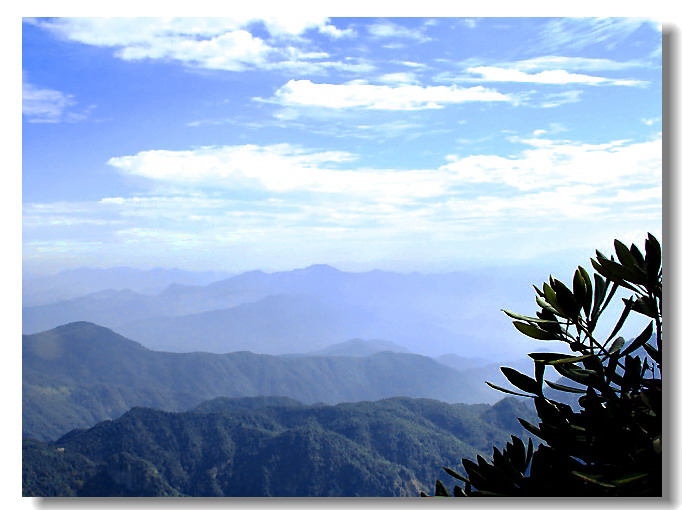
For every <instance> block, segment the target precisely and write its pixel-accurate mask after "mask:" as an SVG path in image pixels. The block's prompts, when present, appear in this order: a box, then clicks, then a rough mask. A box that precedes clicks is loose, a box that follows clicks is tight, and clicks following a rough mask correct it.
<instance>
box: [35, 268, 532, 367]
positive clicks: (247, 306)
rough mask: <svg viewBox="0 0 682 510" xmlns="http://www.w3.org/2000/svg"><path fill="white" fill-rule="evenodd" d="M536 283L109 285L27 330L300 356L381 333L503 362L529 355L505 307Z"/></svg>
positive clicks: (45, 311) (254, 280)
mask: <svg viewBox="0 0 682 510" xmlns="http://www.w3.org/2000/svg"><path fill="white" fill-rule="evenodd" d="M528 287H529V285H528V283H527V282H524V285H523V286H521V285H519V286H518V288H516V287H515V286H513V285H509V282H508V281H506V280H504V279H497V278H495V279H493V278H486V277H484V276H471V275H467V274H464V273H448V274H441V275H423V274H419V273H411V274H401V273H392V272H385V271H370V272H364V273H349V272H343V271H339V270H337V269H335V268H333V267H330V266H325V265H315V266H310V267H308V268H305V269H298V270H294V271H284V272H277V273H270V274H268V273H264V272H261V271H251V272H247V273H243V274H240V275H236V276H232V277H230V278H227V279H222V280H219V281H215V282H213V283H210V284H207V285H180V284H177V283H176V284H172V285H169V286H168V287H166V288H165V290H163V291H161V292H159V293H156V294H143V293H141V292H136V291H134V290H116V289H113V290H112V289H109V290H102V291H99V292H96V293H92V294H88V295H85V296H79V297H76V298H73V299H70V300H63V301H59V302H56V303H51V304H46V305H41V306H25V307H24V309H23V330H24V333H27V334H31V333H37V332H40V331H45V330H48V329H51V328H54V327H57V326H60V325H62V324H67V323H70V322H76V321H88V322H94V323H97V324H101V325H103V326H106V327H110V328H113V329H115V330H116V331H119V332H120V333H122V334H124V335H125V336H127V337H129V338H131V339H133V340H135V341H138V342H140V343H142V344H143V345H145V346H147V347H150V348H153V349H159V350H165V351H173V352H192V351H205V352H213V353H227V352H233V351H237V350H249V351H252V352H259V353H263V354H284V353H302V352H311V351H315V350H320V349H324V348H326V347H329V346H330V345H333V344H337V343H339V342H342V341H346V340H348V339H349V338H379V339H382V340H385V341H390V342H393V343H395V344H397V345H401V346H403V347H404V348H405V349H407V350H408V351H410V352H416V353H420V354H425V355H429V356H435V355H441V354H445V353H452V352H457V353H458V354H460V355H462V356H465V357H485V358H487V359H488V360H495V361H496V360H501V359H508V358H510V357H516V356H518V355H520V353H525V352H527V349H526V346H527V345H528V344H527V343H524V342H525V340H524V339H523V337H520V335H518V334H517V333H516V332H515V331H514V330H513V328H512V327H511V326H510V324H509V320H508V318H507V317H506V316H504V315H503V314H502V313H501V312H500V308H509V307H510V306H511V307H513V306H514V303H516V302H518V301H520V296H525V297H526V298H527V300H528V301H531V300H532V296H531V295H530V292H529V291H528Z"/></svg>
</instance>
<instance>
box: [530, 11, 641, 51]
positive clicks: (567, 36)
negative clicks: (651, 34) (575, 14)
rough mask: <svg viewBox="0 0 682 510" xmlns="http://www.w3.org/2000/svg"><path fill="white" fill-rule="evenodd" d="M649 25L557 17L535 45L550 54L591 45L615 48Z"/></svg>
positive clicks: (636, 21)
mask: <svg viewBox="0 0 682 510" xmlns="http://www.w3.org/2000/svg"><path fill="white" fill-rule="evenodd" d="M648 24H649V22H648V20H646V19H643V18H615V17H614V18H556V19H551V20H549V21H548V22H547V24H546V25H545V26H544V28H543V30H542V31H541V32H540V34H539V40H538V41H537V42H534V44H535V45H536V46H538V47H542V48H545V49H547V50H548V51H554V50H557V49H562V50H567V49H573V50H577V49H582V48H585V47H588V46H592V45H604V46H605V47H606V48H608V49H612V48H613V47H615V46H616V45H617V44H620V43H622V42H624V41H625V40H626V39H627V38H628V37H629V36H630V35H632V34H633V33H634V32H635V31H636V30H638V29H639V28H640V27H641V26H642V25H648Z"/></svg>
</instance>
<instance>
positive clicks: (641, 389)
mask: <svg viewBox="0 0 682 510" xmlns="http://www.w3.org/2000/svg"><path fill="white" fill-rule="evenodd" d="M614 247H615V257H614V256H611V257H607V256H606V255H604V254H603V253H601V252H599V251H597V252H596V257H594V258H592V259H591V263H592V267H593V268H594V270H595V272H594V273H593V275H592V277H590V274H589V272H588V271H587V270H586V269H585V268H583V267H581V266H579V267H578V268H577V269H576V271H575V273H574V275H573V281H572V282H571V284H570V286H569V285H566V284H564V283H563V282H561V281H560V280H558V279H556V278H554V277H553V276H550V277H549V280H548V282H546V283H544V284H543V285H542V286H540V287H537V286H535V292H536V293H537V296H536V298H535V300H536V303H537V305H538V307H539V310H538V311H537V312H536V313H535V317H533V316H526V315H521V314H518V313H515V312H511V311H508V310H503V311H504V313H506V314H507V315H508V316H509V317H510V318H511V319H512V320H513V324H514V326H515V327H516V329H517V330H518V331H519V332H521V333H523V334H524V335H526V336H529V337H531V338H534V339H536V340H539V341H559V342H563V343H564V344H566V347H567V348H568V350H569V351H570V352H569V353H566V352H533V353H530V354H529V356H530V357H531V358H532V359H533V361H534V367H535V373H534V374H533V375H526V374H523V373H521V372H518V371H517V370H514V369H512V368H509V367H502V368H501V370H502V372H503V373H504V375H505V376H506V378H507V379H508V381H509V382H510V383H511V385H513V386H514V389H508V388H502V387H500V386H496V385H493V384H491V383H488V384H489V385H490V386H493V387H494V388H496V389H498V390H500V391H503V392H506V393H511V394H513V395H517V396H522V397H528V398H532V399H533V400H534V403H535V408H536V410H537V415H538V419H539V423H537V424H536V425H534V424H532V423H530V422H528V421H526V420H524V419H519V421H520V422H521V424H522V425H523V426H524V427H525V429H527V430H528V431H529V432H531V433H532V434H533V435H534V436H535V437H536V438H537V439H536V442H538V445H537V447H536V446H535V445H534V443H533V440H532V439H529V440H528V443H527V444H524V442H523V441H521V439H519V438H518V437H516V436H512V437H511V440H510V441H509V442H508V443H507V444H506V447H505V448H504V449H503V450H501V451H500V450H499V449H498V448H494V450H493V454H492V456H491V457H489V458H488V459H485V458H483V457H482V456H480V455H479V456H477V457H476V459H475V460H471V459H462V467H463V468H464V471H465V473H464V474H462V473H460V472H457V471H455V470H453V469H450V468H447V467H444V468H443V469H444V470H445V471H446V472H447V473H448V474H449V475H450V476H452V477H453V478H455V480H456V482H455V485H454V487H452V489H451V490H448V488H447V487H446V485H445V484H444V483H443V482H442V481H440V480H438V481H437V482H436V491H435V495H436V496H450V495H455V496H661V494H662V441H661V430H662V384H661V378H662V362H661V352H662V342H663V318H662V315H663V292H662V288H663V285H662V280H663V273H662V252H661V246H660V244H659V242H658V240H657V239H656V238H655V237H654V236H653V235H651V234H649V235H648V237H647V239H646V241H645V243H644V253H642V251H641V250H640V249H639V248H638V247H637V246H636V245H634V244H632V245H631V246H630V247H629V248H628V247H627V246H626V245H625V244H624V243H622V242H620V241H618V240H616V241H614ZM622 293H625V294H626V297H619V299H620V301H621V306H622V312H621V314H620V316H619V318H618V320H617V321H616V323H615V324H614V325H613V326H612V327H606V329H604V327H603V324H600V319H602V320H603V318H604V315H603V314H604V311H605V310H606V309H607V308H608V307H609V306H615V305H616V303H618V300H619V299H618V298H617V296H620V294H622ZM633 312H634V313H635V314H639V315H640V316H644V317H646V319H647V322H648V324H647V325H646V327H645V328H644V329H643V330H642V331H641V333H639V335H637V336H636V337H635V338H632V339H630V340H629V341H628V340H626V339H625V338H623V336H619V333H620V332H621V331H622V330H623V327H624V325H625V324H626V323H627V322H628V319H631V318H632V317H633V316H632V315H631V314H632V313H633ZM598 324H599V325H600V328H599V330H597V325H598ZM609 326H610V325H609ZM604 331H605V332H604ZM548 369H549V372H548ZM551 371H554V372H555V374H554V375H557V374H558V375H559V376H561V378H560V379H559V380H558V381H557V380H554V381H553V380H552V379H550V378H549V374H550V373H553V372H551ZM569 394H570V395H573V396H577V397H578V399H577V405H576V406H574V407H575V408H574V407H572V406H571V405H569V404H568V403H566V399H561V398H558V397H557V395H569ZM561 400H564V402H562V401H561ZM422 495H423V496H425V495H426V494H423V493H422Z"/></svg>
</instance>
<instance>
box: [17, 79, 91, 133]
mask: <svg viewBox="0 0 682 510" xmlns="http://www.w3.org/2000/svg"><path fill="white" fill-rule="evenodd" d="M75 106H76V100H75V99H74V97H73V96H72V95H71V94H65V93H63V92H60V91H58V90H53V89H48V88H40V87H37V86H35V85H32V84H31V83H28V82H27V81H26V80H25V79H24V80H23V84H22V113H23V115H24V116H25V117H26V119H27V120H28V121H29V122H33V123H49V124H55V123H58V122H76V121H79V120H83V119H84V118H85V117H86V113H84V112H76V111H74V110H73V108H74V107H75Z"/></svg>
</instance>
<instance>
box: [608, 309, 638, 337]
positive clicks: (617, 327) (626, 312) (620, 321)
mask: <svg viewBox="0 0 682 510" xmlns="http://www.w3.org/2000/svg"><path fill="white" fill-rule="evenodd" d="M623 303H624V304H625V308H623V312H622V313H621V314H620V318H619V319H618V322H617V323H616V325H615V326H614V327H613V331H611V334H610V335H609V337H608V338H607V339H606V343H608V342H609V341H610V340H611V339H612V338H613V337H614V336H616V335H617V334H618V332H619V331H620V329H621V328H622V327H623V324H625V319H627V318H628V315H630V311H631V310H632V304H633V301H632V298H630V299H623Z"/></svg>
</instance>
